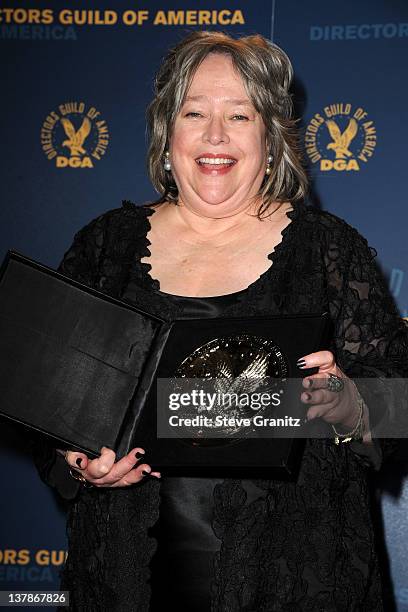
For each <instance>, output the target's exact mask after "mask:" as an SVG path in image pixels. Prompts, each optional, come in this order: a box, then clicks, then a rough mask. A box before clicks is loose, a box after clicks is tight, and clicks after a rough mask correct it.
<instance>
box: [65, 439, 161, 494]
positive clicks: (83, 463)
mask: <svg viewBox="0 0 408 612" xmlns="http://www.w3.org/2000/svg"><path fill="white" fill-rule="evenodd" d="M57 450H58V452H59V453H60V454H63V455H64V456H65V461H66V462H67V463H68V465H69V466H70V468H71V469H73V470H76V471H77V472H78V474H81V476H83V477H84V478H85V479H86V480H87V481H88V482H89V483H91V484H92V485H94V486H95V487H127V486H129V485H132V484H136V483H137V482H140V481H141V480H143V478H144V477H145V476H147V475H150V476H154V477H156V478H160V472H152V469H151V467H150V465H148V464H147V463H141V464H140V465H136V463H137V462H138V461H139V459H140V455H144V453H145V451H144V450H143V448H133V449H132V450H131V451H130V452H129V453H128V454H127V455H125V457H122V459H119V461H117V462H116V463H115V458H116V454H115V452H114V451H113V450H112V449H110V448H107V447H106V446H102V448H101V456H100V457H98V458H97V459H89V457H87V455H85V453H80V452H76V451H66V452H65V451H63V450H61V449H57ZM143 472H146V473H145V474H144V473H143Z"/></svg>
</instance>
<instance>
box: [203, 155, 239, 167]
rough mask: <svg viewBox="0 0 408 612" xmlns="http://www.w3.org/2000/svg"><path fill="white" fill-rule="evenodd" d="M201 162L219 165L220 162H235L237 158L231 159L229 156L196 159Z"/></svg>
mask: <svg viewBox="0 0 408 612" xmlns="http://www.w3.org/2000/svg"><path fill="white" fill-rule="evenodd" d="M196 161H197V162H198V163H199V164H211V165H212V166H217V165H219V164H233V163H235V159H229V158H228V157H216V158H214V157H200V158H199V159H197V160H196Z"/></svg>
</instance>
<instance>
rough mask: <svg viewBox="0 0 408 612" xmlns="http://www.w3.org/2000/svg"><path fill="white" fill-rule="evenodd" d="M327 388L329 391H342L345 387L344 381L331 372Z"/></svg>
mask: <svg viewBox="0 0 408 612" xmlns="http://www.w3.org/2000/svg"><path fill="white" fill-rule="evenodd" d="M327 388H328V390H329V391H333V392H334V393H340V391H343V389H344V382H343V379H341V378H340V377H339V376H336V374H329V379H328V381H327Z"/></svg>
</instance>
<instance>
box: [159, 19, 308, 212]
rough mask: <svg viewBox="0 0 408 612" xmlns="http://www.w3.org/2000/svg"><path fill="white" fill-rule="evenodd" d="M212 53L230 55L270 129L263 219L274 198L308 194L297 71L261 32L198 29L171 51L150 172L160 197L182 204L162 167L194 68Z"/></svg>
mask: <svg viewBox="0 0 408 612" xmlns="http://www.w3.org/2000/svg"><path fill="white" fill-rule="evenodd" d="M209 53H220V54H226V55H229V56H230V57H231V60H232V63H233V66H234V68H235V69H236V70H237V72H238V73H239V74H240V76H241V78H242V80H243V83H244V86H245V88H246V90H247V93H248V96H249V97H250V99H251V101H252V104H253V105H254V107H255V109H256V111H257V112H258V113H259V114H260V115H261V117H262V119H263V122H264V124H265V127H266V141H267V146H268V151H269V153H270V155H271V156H272V163H271V173H270V174H269V175H265V178H264V181H263V182H262V185H261V187H260V190H259V193H258V196H260V197H261V206H260V208H259V210H258V216H259V217H260V216H261V215H262V213H264V212H265V211H266V210H267V209H268V208H269V206H270V205H271V204H272V203H273V202H281V203H282V202H294V201H296V200H299V199H303V198H304V197H305V196H306V193H307V178H306V174H305V171H304V169H303V166H302V160H301V154H300V148H299V144H298V134H297V130H296V128H295V123H296V122H295V120H294V119H293V118H292V112H293V104H292V99H291V95H290V93H289V87H290V84H291V81H292V77H293V69H292V65H291V63H290V60H289V58H288V56H287V55H286V53H284V51H282V49H281V48H280V47H278V46H277V45H275V44H274V43H272V42H271V41H269V40H267V39H266V38H264V37H263V36H261V35H260V34H256V35H253V36H244V37H241V38H238V39H235V38H232V37H231V36H228V35H227V34H225V33H223V32H207V31H197V32H193V33H192V34H190V35H188V36H187V37H186V38H184V39H183V40H182V41H181V42H180V43H178V44H177V45H176V46H175V47H174V48H173V49H171V50H170V51H169V53H168V54H167V56H166V57H165V58H164V61H163V63H162V65H161V67H160V69H159V71H158V74H157V76H156V80H155V97H154V99H153V100H152V102H151V103H150V105H149V106H148V109H147V127H148V134H149V138H150V144H149V150H148V170H149V176H150V179H151V181H152V183H153V185H154V187H155V189H156V190H157V191H158V193H159V194H160V196H161V198H160V200H159V201H161V202H164V201H165V200H171V201H174V202H177V198H178V190H177V186H176V184H175V182H174V179H173V177H172V174H171V172H166V171H165V170H164V167H163V162H164V153H165V151H166V149H167V148H168V145H169V140H170V136H171V132H172V129H173V126H174V122H175V119H176V117H177V115H178V113H179V112H180V109H181V107H182V105H183V103H184V99H185V97H186V94H187V91H188V88H189V86H190V83H191V81H192V79H193V76H194V74H195V71H196V70H197V68H198V66H199V65H200V64H201V62H202V61H203V60H204V59H205V57H206V56H207V55H208V54H209Z"/></svg>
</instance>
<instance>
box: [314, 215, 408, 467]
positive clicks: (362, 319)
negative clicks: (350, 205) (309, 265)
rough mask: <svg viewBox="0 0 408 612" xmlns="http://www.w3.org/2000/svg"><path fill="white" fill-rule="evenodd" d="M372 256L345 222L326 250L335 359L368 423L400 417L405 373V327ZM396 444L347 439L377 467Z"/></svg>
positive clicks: (407, 352)
mask: <svg viewBox="0 0 408 612" xmlns="http://www.w3.org/2000/svg"><path fill="white" fill-rule="evenodd" d="M375 256H376V252H375V250H374V249H372V248H370V247H369V246H368V244H367V241H366V239H365V238H363V237H362V236H361V235H360V234H359V233H358V232H357V231H356V230H355V229H354V228H351V227H350V226H348V225H347V224H345V223H344V225H343V228H342V231H341V232H339V231H337V232H336V233H335V234H334V235H332V236H331V239H330V241H329V243H328V245H327V250H326V253H325V262H326V269H327V273H328V289H329V296H330V309H331V315H332V318H333V319H334V321H335V352H336V360H337V363H338V365H339V367H340V368H341V369H342V370H343V371H344V372H345V373H346V374H347V375H348V376H349V377H350V378H352V379H353V380H354V381H355V383H356V385H357V387H358V389H359V392H360V394H361V395H362V397H363V399H364V400H365V402H366V404H367V406H368V410H369V415H370V423H371V424H372V425H373V426H375V425H377V424H378V423H380V422H383V423H384V422H386V423H388V424H389V425H391V423H392V422H394V423H395V421H396V420H398V419H400V418H401V417H403V418H402V419H401V420H404V419H405V417H404V415H402V414H401V411H402V412H405V410H406V409H405V406H404V403H403V401H401V400H402V399H403V398H402V397H401V389H400V383H402V384H404V382H403V380H404V379H406V377H407V375H408V360H407V356H408V333H407V326H406V324H405V322H404V320H403V319H401V317H400V316H399V314H398V311H397V308H396V305H395V302H394V300H393V298H392V296H391V294H390V292H389V290H388V287H387V285H386V282H385V279H384V277H383V275H382V274H381V271H380V270H379V268H378V266H377V264H376V261H375ZM389 378H394V379H396V380H395V381H392V384H390V381H389V380H387V381H386V380H385V379H389ZM394 383H395V384H394ZM396 446H397V440H396V439H391V438H375V439H374V440H373V444H363V443H359V442H357V441H353V442H352V443H351V444H350V448H351V450H352V451H354V453H356V455H357V456H358V457H359V459H360V460H361V461H362V462H363V463H364V464H365V465H367V466H369V465H371V466H374V467H375V468H376V469H378V468H379V467H380V465H381V462H382V459H383V458H385V457H386V456H387V455H389V454H391V453H392V452H393V451H394V450H395V448H396Z"/></svg>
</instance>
